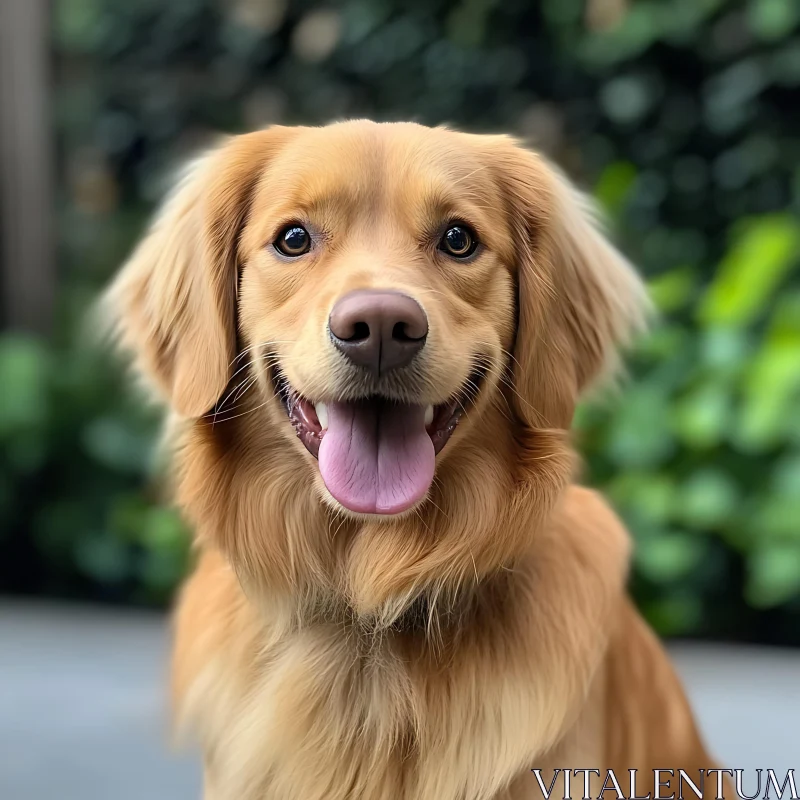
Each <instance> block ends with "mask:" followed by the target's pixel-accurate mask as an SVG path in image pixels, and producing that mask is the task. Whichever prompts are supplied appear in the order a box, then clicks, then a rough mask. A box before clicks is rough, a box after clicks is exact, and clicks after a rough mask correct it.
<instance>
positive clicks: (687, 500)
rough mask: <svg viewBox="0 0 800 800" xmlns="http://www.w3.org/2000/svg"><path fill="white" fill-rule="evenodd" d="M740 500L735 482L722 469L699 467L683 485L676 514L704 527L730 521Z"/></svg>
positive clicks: (697, 525) (692, 523) (693, 524)
mask: <svg viewBox="0 0 800 800" xmlns="http://www.w3.org/2000/svg"><path fill="white" fill-rule="evenodd" d="M738 501H739V492H738V490H737V487H736V485H735V483H734V482H733V480H732V479H731V478H730V477H729V476H728V475H726V474H725V473H724V472H722V470H719V469H703V470H698V471H697V472H695V473H693V474H692V475H691V476H690V477H689V479H688V480H687V481H686V482H685V483H684V484H683V486H682V487H681V491H680V494H679V496H678V501H677V503H676V509H675V511H676V517H677V518H678V519H680V520H681V521H682V522H683V523H684V524H685V525H689V526H691V527H693V528H698V529H700V530H705V529H708V528H712V527H714V526H718V525H721V524H723V523H724V522H725V521H726V520H728V519H729V518H730V517H731V515H732V514H733V513H734V512H735V511H736V507H737V503H738Z"/></svg>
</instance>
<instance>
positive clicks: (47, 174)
mask: <svg viewBox="0 0 800 800" xmlns="http://www.w3.org/2000/svg"><path fill="white" fill-rule="evenodd" d="M0 45H2V47H0V147H1V148H2V149H1V150H0V156H1V157H2V161H0V166H1V167H2V171H1V172H0V254H1V256H2V257H1V258H0V273H2V286H1V288H0V310H1V313H2V317H0V319H1V321H2V329H1V330H0V594H2V595H4V596H5V600H3V601H2V604H0V608H3V609H5V611H4V615H3V614H0V621H3V620H4V623H3V624H4V625H5V627H4V628H2V630H4V631H5V632H6V634H7V635H6V641H12V639H11V638H9V637H10V636H11V634H13V635H14V636H15V637H16V638H15V639H13V641H15V642H16V643H17V644H19V643H20V642H23V645H20V647H21V648H22V649H21V650H19V651H18V652H19V653H23V651H24V653H26V654H27V655H26V656H25V657H28V656H30V658H33V659H35V658H36V657H40V658H42V659H43V658H45V655H43V653H44V652H45V651H41V652H40V651H39V650H37V647H38V644H36V642H39V641H40V638H37V637H36V636H34V635H33V634H32V633H31V631H39V633H40V634H41V637H44V638H47V630H50V629H51V628H52V627H53V626H55V628H57V629H58V630H59V631H60V632H61V635H62V639H63V640H64V641H63V649H62V650H61V651H58V653H59V654H61V655H56V656H53V658H54V659H55V662H54V663H55V665H56V667H57V665H58V658H59V657H61V656H62V655H63V657H64V658H67V657H68V653H69V652H70V649H71V648H70V636H69V635H67V634H65V633H64V631H65V630H69V627H68V626H69V624H71V623H70V620H73V621H74V618H73V617H70V616H69V613H68V612H65V611H63V609H62V608H60V607H59V606H54V605H53V604H52V603H50V604H47V605H41V603H40V602H39V603H34V604H33V605H31V602H30V600H28V601H25V602H23V601H22V600H21V599H20V598H22V597H24V596H28V597H29V598H30V597H33V596H36V597H37V598H41V597H48V598H53V599H58V600H59V601H65V600H70V601H77V600H80V601H91V602H92V603H100V604H105V608H104V609H102V610H97V611H88V610H86V609H85V608H84V607H82V606H81V607H80V608H81V610H80V612H77V611H76V612H75V613H79V614H80V615H83V616H81V617H80V621H79V622H77V623H74V624H76V625H77V626H78V627H77V628H76V631H77V633H76V634H75V636H77V637H80V636H81V635H84V634H81V633H80V631H84V633H85V632H86V631H88V632H89V633H86V635H87V636H100V634H99V632H100V631H112V632H113V631H116V632H117V635H116V639H115V635H114V634H113V633H109V637H110V639H111V640H114V641H117V640H118V646H119V647H120V648H124V647H125V642H126V641H127V638H126V637H125V636H121V635H118V632H119V631H120V630H123V629H124V625H125V624H130V625H134V626H137V625H138V626H140V627H141V626H144V628H143V629H147V626H148V625H150V624H151V621H152V620H157V622H153V631H154V633H153V636H160V633H156V631H159V632H160V630H161V627H162V624H161V621H160V620H161V617H160V616H159V617H152V616H150V615H144V616H142V615H141V613H136V612H131V611H125V612H123V611H122V610H118V611H114V612H112V611H110V610H109V607H112V608H113V607H117V608H118V609H119V608H120V607H122V606H134V607H139V608H142V607H150V608H157V609H161V608H164V607H165V606H166V605H167V604H168V603H169V600H170V597H171V595H172V592H173V589H174V587H175V585H176V582H177V581H178V580H179V579H180V577H181V575H182V574H183V571H184V569H185V567H186V564H187V554H188V547H187V545H188V537H187V534H186V531H185V530H184V528H183V526H182V523H181V521H180V520H179V518H178V517H177V515H176V514H175V513H174V512H173V511H171V510H170V509H169V508H168V507H167V506H165V505H162V504H160V501H161V500H163V498H162V497H161V496H160V491H159V488H160V482H159V480H158V478H157V475H156V473H155V465H154V461H153V450H152V444H153V441H154V437H155V435H156V433H157V430H158V418H157V415H155V414H154V413H153V412H152V411H146V410H145V409H144V408H143V407H142V404H141V402H140V401H139V400H138V399H137V398H136V397H135V396H134V395H133V394H131V393H130V392H129V391H126V387H125V381H124V380H123V379H122V374H121V371H120V369H119V367H118V365H116V364H115V363H114V362H113V361H112V360H111V359H110V358H109V357H108V355H107V354H105V353H103V352H102V351H100V350H98V349H97V347H95V346H93V345H92V344H91V338H92V333H93V331H91V330H87V324H86V319H87V309H88V308H89V305H90V303H91V301H92V299H93V298H94V297H95V296H96V293H97V291H98V290H99V288H100V287H101V286H102V285H103V284H104V282H105V281H106V280H107V279H108V278H109V276H110V275H111V273H112V272H113V271H114V270H115V269H116V268H117V267H118V266H119V265H120V263H121V262H122V260H123V259H124V257H125V255H126V254H127V252H128V251H129V249H130V247H131V245H132V243H133V242H134V240H135V239H136V238H137V237H138V236H139V235H140V234H141V232H142V229H143V225H144V224H145V221H146V219H147V217H148V215H149V214H150V213H151V211H152V210H153V207H154V205H155V204H156V203H157V202H158V200H159V198H160V197H161V196H162V195H163V193H164V191H165V190H166V188H167V187H168V186H169V184H170V179H171V176H172V175H173V173H174V171H175V169H176V167H178V166H179V165H180V164H181V162H182V161H183V160H184V159H186V158H187V157H188V156H190V155H191V154H193V153H195V152H196V151H197V150H198V149H201V148H202V147H203V146H205V145H206V144H208V143H209V142H211V141H213V140H214V138H215V137H216V136H217V135H218V134H219V133H220V132H237V131H245V130H250V129H253V128H257V127H261V126H265V125H268V124H270V123H275V122H280V123H285V124H292V123H322V122H326V121H330V120H332V119H340V118H344V117H357V116H369V117H373V118H377V119H381V120H392V119H414V120H418V121H420V122H423V123H427V124H440V123H446V124H451V125H453V126H457V127H460V128H465V129H467V130H471V131H476V132H484V131H485V132H492V131H507V132H512V133H515V134H517V135H519V136H521V137H524V138H525V139H526V140H527V141H528V142H530V143H531V144H532V145H533V146H535V147H537V148H538V149H540V150H542V151H544V152H545V153H547V154H548V155H549V156H550V157H552V158H553V159H554V160H556V161H557V162H559V163H560V164H562V165H563V166H564V167H565V169H566V170H567V171H568V173H569V174H570V175H571V176H572V177H573V178H574V179H575V180H576V181H577V182H578V183H579V184H580V185H582V186H583V187H585V188H586V189H587V190H588V191H590V192H591V193H592V194H594V196H595V197H596V198H597V200H598V202H599V203H600V204H601V205H602V207H603V208H604V210H605V212H606V214H607V216H608V220H609V226H610V228H611V231H612V233H613V236H614V238H615V239H616V241H617V242H618V243H619V244H620V246H621V248H622V249H623V250H624V251H625V252H626V253H627V254H628V255H629V256H630V258H631V259H632V261H633V262H634V263H636V264H637V265H638V266H639V268H640V269H641V271H642V272H643V274H644V275H645V276H646V278H647V280H648V282H649V285H650V289H651V292H652V296H653V298H654V300H655V302H656V304H657V306H658V308H659V310H660V315H661V319H660V322H659V324H658V325H657V326H656V327H655V328H654V330H653V332H652V333H651V334H650V335H649V336H647V337H646V338H644V339H643V340H641V341H640V342H639V343H638V345H637V347H636V349H635V352H634V353H633V354H632V358H631V369H630V372H631V379H630V382H629V383H628V384H627V385H625V386H624V388H623V389H622V390H621V391H620V392H619V393H618V394H617V395H616V396H614V397H612V398H606V399H605V400H604V401H603V402H595V403H591V404H587V405H585V406H584V407H582V408H581V409H580V413H579V415H578V425H577V427H578V438H579V442H580V446H581V448H582V451H583V452H584V454H585V455H586V479H587V481H588V482H590V483H591V484H593V485H595V486H597V487H599V488H601V489H602V490H603V491H604V492H606V493H607V494H608V496H609V497H610V498H611V499H612V501H613V502H614V504H615V506H616V507H617V509H618V510H619V512H620V513H621V514H622V516H623V517H624V518H625V520H626V521H627V522H628V524H629V525H630V528H631V530H632V531H633V533H634V535H635V537H636V556H635V565H634V572H633V579H632V589H633V592H634V595H635V597H636V599H637V601H638V603H639V604H640V607H641V608H642V610H643V612H644V613H645V615H646V616H647V618H648V619H649V620H650V622H651V623H652V624H653V625H654V626H655V627H656V629H657V630H658V631H659V632H660V633H661V634H663V635H665V636H668V637H680V638H681V639H684V640H685V639H693V640H701V639H702V640H706V641H714V642H727V643H750V644H761V645H771V646H791V647H798V646H800V404H799V403H798V400H800V273H799V272H798V266H799V265H800V2H798V0H540V1H539V2H533V1H532V0H503V2H499V0H405V1H404V2H401V1H400V0H340V1H339V2H331V3H326V4H324V5H322V4H319V3H314V2H308V1H306V0H170V2H168V3H167V2H163V0H127V2H124V3H122V2H119V0H53V2H52V3H46V2H44V0H2V2H0ZM11 598H14V599H11ZM69 607H72V606H69ZM69 607H68V608H69ZM32 609H33V610H32ZM35 609H39V611H36V610H35ZM42 609H46V610H42ZM48 614H49V615H50V617H47V615H48ZM87 614H88V615H89V616H88V617H87V616H86V615H87ZM92 614H99V615H100V616H99V617H94V616H92ZM109 614H111V615H112V616H109ZM113 614H116V615H117V616H113ZM26 615H27V616H26ZM42 615H44V617H43V616H42ZM64 615H66V616H64ZM47 619H50V624H51V628H48V627H47ZM114 620H120V621H119V623H117V622H115V621H114ZM123 620H127V622H123ZM37 625H41V626H43V627H41V628H37V627H36V626H37ZM64 626H67V627H66V628H65V627H64ZM104 626H105V627H104ZM119 626H123V628H120V627H119ZM136 631H138V633H137V634H136V635H141V636H144V637H145V639H146V637H147V635H148V634H143V633H141V631H140V628H136ZM26 636H27V638H26ZM103 636H105V634H103ZM31 637H33V638H31ZM102 638H103V637H101V639H102ZM132 638H133V641H138V640H137V639H136V636H133V637H132ZM25 641H27V642H28V643H29V650H25V649H24V642H25ZM77 641H78V639H75V642H77ZM142 641H144V640H142ZM147 641H151V642H152V641H154V640H152V639H147ZM160 642H161V640H160V639H159V640H158V642H157V643H156V644H153V645H152V647H154V648H155V650H154V652H157V653H159V654H160V653H161V650H160V649H159V648H161V646H162V645H161V643H160ZM5 644H6V642H5V641H4V643H3V646H4V647H5ZM128 646H129V647H130V646H131V645H130V643H129V644H128ZM141 647H144V648H145V650H146V647H145V645H144V644H142V645H141ZM677 647H678V650H679V651H680V652H683V653H687V654H688V655H687V656H686V657H687V659H688V661H686V662H681V663H685V664H689V667H686V669H689V671H690V672H691V669H692V668H693V667H692V666H691V665H695V666H696V669H695V673H696V675H706V676H707V677H708V676H709V675H710V673H709V672H708V669H710V667H708V669H706V668H705V667H703V665H704V664H706V665H707V666H708V664H711V663H712V662H704V661H702V658H701V656H702V654H704V653H719V652H724V653H731V652H735V653H747V654H748V655H747V656H746V657H745V656H741V658H740V659H739V661H738V662H736V663H737V664H739V665H740V667H741V665H742V664H743V663H745V662H743V661H742V660H741V659H742V658H750V657H753V658H755V657H756V656H754V655H753V653H755V652H756V651H754V650H751V649H747V650H742V649H741V648H740V649H738V650H730V649H724V648H723V650H722V651H720V650H719V649H712V650H707V649H706V650H704V649H703V647H707V646H705V645H696V646H695V647H694V649H692V647H691V646H688V645H680V646H677ZM686 647H688V648H689V649H688V650H686V649H685V648H686ZM728 647H729V648H730V644H729V645H728ZM681 648H684V649H683V650H681ZM698 648H699V649H698ZM74 649H75V648H74V647H73V648H72V650H73V651H74ZM12 651H13V648H11V649H7V650H6V653H7V654H8V653H10V652H12ZM14 652H16V651H14ZM98 652H102V648H100V647H98ZM139 652H143V651H142V650H141V648H139ZM758 652H765V653H766V652H769V653H771V654H773V655H772V656H771V657H772V661H771V662H770V663H772V664H773V665H774V664H775V663H776V661H775V659H782V658H786V657H788V656H787V652H788V651H786V652H784V651H781V652H780V653H778V651H774V650H770V651H766V650H764V651H758ZM37 653H39V656H37V655H36V654H37ZM698 653H699V654H700V655H698ZM73 654H74V653H73ZM794 655H795V656H796V655H797V652H796V651H795V652H794ZM19 657H20V659H22V658H23V656H22V655H20V656H19ZM159 657H160V656H159ZM709 657H711V656H709ZM2 658H3V656H2V655H0V667H1V666H2V664H3V661H2ZM6 658H7V659H10V660H9V661H7V662H6V667H7V668H8V669H11V668H14V669H17V670H18V671H19V672H25V671H26V669H27V667H25V666H24V665H25V664H27V663H28V662H26V661H24V659H23V660H22V661H19V663H17V662H15V661H14V658H13V652H12V656H8V655H7V656H6ZM731 658H732V657H731ZM731 658H729V657H728V656H726V657H725V659H724V661H725V662H726V664H725V665H723V666H726V665H727V664H728V663H729V662H730V660H731ZM692 659H700V660H695V661H693V660H692ZM123 660H124V659H123ZM81 663H83V662H81ZM126 663H127V664H129V663H130V662H128V661H126ZM713 663H714V664H716V665H717V666H719V664H717V662H713ZM747 663H750V662H747ZM753 663H755V662H753ZM758 663H759V664H760V663H761V662H758ZM781 663H784V662H781ZM786 663H789V662H786ZM791 663H792V664H793V665H794V666H796V667H797V671H796V672H795V673H794V674H795V675H796V677H800V661H797V660H795V661H793V662H791ZM9 664H11V667H9V666H8V665H9ZM14 665H16V666H14ZM51 666H53V665H52V664H51ZM95 666H96V665H95ZM91 668H92V665H91V664H89V663H88V662H87V663H85V664H83V666H80V667H78V666H76V667H75V669H76V670H78V671H80V670H81V669H91ZM714 669H716V667H715V668H714ZM748 669H749V668H748ZM759 669H760V668H759ZM764 669H766V667H764ZM704 670H705V671H704ZM753 670H755V671H752V672H748V670H747V669H744V668H743V667H742V669H741V670H740V673H737V674H741V677H742V680H741V686H739V688H742V687H744V686H745V685H749V684H751V683H752V682H753V681H759V680H760V678H759V675H763V674H766V673H761V672H758V671H757V670H756V669H755V667H754V668H753ZM48 674H51V673H48ZM715 674H716V673H715ZM720 674H721V675H722V677H720V680H722V681H723V682H724V674H722V673H720ZM781 674H782V673H781ZM787 674H788V673H787ZM748 676H749V677H748ZM29 677H30V674H29ZM31 679H32V678H31ZM154 680H155V679H154ZM775 680H778V679H777V678H776V679H775ZM701 684H702V686H703V687H704V688H703V691H702V692H701V691H700V690H699V689H697V686H700V685H701ZM792 685H795V686H798V685H800V681H798V680H796V679H795V681H794V683H793V684H792ZM693 686H694V688H693V691H695V693H699V694H700V695H702V696H701V697H700V702H701V703H702V702H703V698H704V697H705V698H708V697H709V696H710V695H709V694H708V693H709V692H711V693H712V694H713V692H714V691H715V686H716V687H717V689H719V686H717V684H716V683H715V682H714V681H711V680H708V681H707V682H706V683H702V680H701V681H700V683H695V684H693ZM736 686H738V685H735V684H730V685H728V684H726V687H727V688H726V689H725V691H726V692H727V691H728V690H730V691H731V692H736V691H738V689H737V688H736ZM31 687H32V688H31V691H32V692H33V693H34V694H36V690H35V687H34V685H33V684H32V685H31ZM4 688H6V687H5V686H4ZM2 691H3V689H0V692H2ZM76 691H77V690H76ZM703 692H705V694H703ZM112 694H113V692H112ZM728 696H730V695H728ZM7 700H8V698H7ZM8 702H9V703H10V701H8ZM87 702H90V701H87ZM792 702H794V709H795V711H797V709H798V708H800V697H798V695H797V694H796V693H795V694H794V695H793V701H792ZM56 705H57V702H56ZM10 707H11V706H10V705H8V704H7V706H6V708H10ZM2 710H3V705H2V695H0V712H2ZM2 725H3V720H2V715H0V731H2ZM67 730H70V729H69V727H68V728H67ZM6 732H7V733H8V734H9V735H8V737H7V738H8V740H9V741H12V740H16V734H15V732H14V731H13V730H11V729H10V728H9V729H8V730H7V731H6ZM787 735H790V734H787ZM791 735H792V736H793V737H794V739H793V743H794V745H795V749H794V750H793V752H794V753H797V752H800V747H797V746H796V745H800V734H798V733H797V731H796V729H795V730H794V733H793V734H791ZM751 751H752V748H751ZM1 758H2V756H0V759H1ZM722 760H723V761H724V760H725V759H724V758H723V759H722ZM795 761H796V758H795ZM21 764H22V762H18V763H17V765H16V768H17V772H18V773H20V774H22V773H21V772H20V770H22V769H24V768H25V767H24V765H23V766H21ZM759 766H764V767H766V766H770V764H759ZM793 766H794V765H793ZM797 766H800V765H797ZM2 785H3V784H2V761H0V795H1V796H2V797H3V798H4V800H5V797H6V796H7V795H6V794H4V793H3V792H2ZM8 796H9V797H10V798H11V800H17V796H15V795H11V794H9V795H8ZM18 796H19V797H23V796H27V795H18ZM30 796H31V797H33V796H34V795H33V794H31V795H30ZM37 796H38V795H37ZM43 796H44V795H43ZM62 796H65V797H66V796H72V795H62ZM76 796H78V795H76ZM81 796H87V795H81ZM98 796H101V795H98ZM109 796H111V795H109ZM114 796H115V797H120V796H121V795H119V794H118V793H117V794H115V795H114ZM131 796H137V795H131ZM138 796H141V795H138ZM171 796H176V797H177V796H183V795H180V794H179V793H174V794H172V795H171ZM187 796H190V795H187Z"/></svg>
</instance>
